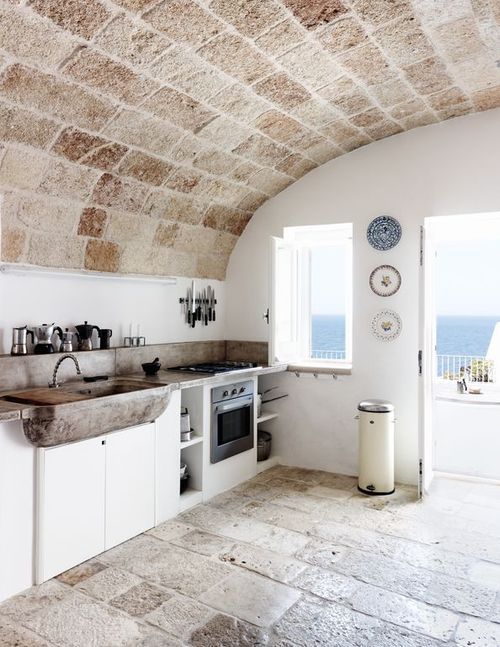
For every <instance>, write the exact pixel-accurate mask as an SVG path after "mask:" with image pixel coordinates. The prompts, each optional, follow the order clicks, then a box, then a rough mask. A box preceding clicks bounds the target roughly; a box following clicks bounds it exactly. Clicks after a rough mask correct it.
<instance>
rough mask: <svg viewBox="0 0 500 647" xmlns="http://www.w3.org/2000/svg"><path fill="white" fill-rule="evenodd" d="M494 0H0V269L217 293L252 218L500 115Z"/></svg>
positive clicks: (499, 8) (498, 14) (499, 1)
mask: <svg viewBox="0 0 500 647" xmlns="http://www.w3.org/2000/svg"><path fill="white" fill-rule="evenodd" d="M499 27H500V0H414V2H411V1H410V0H281V2H278V1H276V0H197V1H196V0H160V1H158V0H114V1H113V2H111V1H110V0H20V1H16V0H9V1H8V2H7V1H4V0H0V159H1V165H0V192H1V193H2V195H3V201H2V214H1V217H2V260H4V261H11V262H20V263H31V264H36V265H45V266H57V267H70V268H85V269H90V270H102V271H109V272H125V273H127V272H131V273H148V274H160V275H169V274H170V275H186V276H201V277H214V278H223V277H224V275H225V269H226V264H227V260H228V258H229V255H230V253H231V251H232V249H233V247H234V245H235V243H236V241H237V239H238V236H239V235H240V234H241V233H242V231H243V230H244V228H245V226H246V224H247V223H248V221H249V219H250V218H251V216H252V213H253V212H254V211H255V210H256V209H257V208H258V207H259V206H260V205H262V204H263V203H264V202H265V201H266V200H268V199H269V198H270V197H272V196H274V195H276V194H277V193H278V192H279V191H281V190H283V189H284V188H285V187H287V186H288V185H290V184H291V183H292V182H294V181H296V180H298V179H299V178H300V177H302V176H303V175H304V174H306V173H307V172H309V171H310V170H312V169H313V168H315V167H316V166H318V165H320V164H323V163H324V162H326V161H328V160H331V159H333V158H335V157H338V156H339V155H342V154H343V153H347V152H349V151H352V150H353V149H355V148H358V147H360V146H364V145H366V144H368V143H370V142H372V141H375V140H378V139H381V138H383V137H388V136H390V135H393V134H396V133H399V132H402V131H404V130H409V129H411V128H415V127H417V126H423V125H426V124H431V123H434V122H438V121H441V120H444V119H448V118H450V117H455V116H459V115H464V114H467V113H470V112H474V111H480V110H486V109H489V108H493V107H497V106H499V105H500V30H499Z"/></svg>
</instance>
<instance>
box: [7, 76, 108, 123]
mask: <svg viewBox="0 0 500 647" xmlns="http://www.w3.org/2000/svg"><path fill="white" fill-rule="evenodd" d="M0 91H1V92H3V94H4V95H5V96H6V97H8V98H9V99H11V100H12V101H15V102H16V103H23V104H27V105H28V106H29V107H30V108H36V109H37V110H40V111H41V112H47V113H49V114H51V115H54V116H55V117H57V118H59V119H61V120H63V121H67V122H69V123H74V124H76V125H78V126H81V127H82V128H88V129H90V130H99V129H100V128H102V126H104V124H105V123H106V122H107V121H108V120H109V119H110V118H111V116H112V115H113V113H114V112H115V108H114V106H113V105H112V104H111V103H110V102H109V101H107V100H105V99H102V98H101V97H98V96H96V95H95V94H92V93H91V92H89V91H88V90H86V89H84V88H82V87H80V86H78V85H75V84H73V83H69V82H67V81H63V80H61V79H60V78H59V77H56V76H53V75H52V74H45V73H43V72H40V71H38V70H34V69H31V68H29V67H26V66H24V65H19V64H15V65H11V66H10V67H8V68H7V69H6V70H5V72H4V73H3V74H2V76H1V77H0Z"/></svg>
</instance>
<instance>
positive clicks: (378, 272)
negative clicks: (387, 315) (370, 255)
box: [370, 265, 401, 297]
mask: <svg viewBox="0 0 500 647" xmlns="http://www.w3.org/2000/svg"><path fill="white" fill-rule="evenodd" d="M370 287H371V289H372V290H373V291H374V292H375V294H378V295H379V297H390V296H392V295H393V294H396V292H397V291H398V290H399V288H400V287H401V274H400V273H399V272H398V270H397V269H396V268H395V267H393V266H392V265H380V266H379V267H376V268H375V269H374V270H373V272H372V273H371V274H370Z"/></svg>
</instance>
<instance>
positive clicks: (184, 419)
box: [181, 407, 191, 434]
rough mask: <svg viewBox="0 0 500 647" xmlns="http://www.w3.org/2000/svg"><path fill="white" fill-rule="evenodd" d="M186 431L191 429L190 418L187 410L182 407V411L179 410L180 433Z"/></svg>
mask: <svg viewBox="0 0 500 647" xmlns="http://www.w3.org/2000/svg"><path fill="white" fill-rule="evenodd" d="M186 431H191V420H190V417H189V411H188V410H187V409H186V408H185V407H184V411H181V434H182V433H185V432H186Z"/></svg>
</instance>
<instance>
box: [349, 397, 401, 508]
mask: <svg viewBox="0 0 500 647" xmlns="http://www.w3.org/2000/svg"><path fill="white" fill-rule="evenodd" d="M358 411H359V415H358V416H356V418H358V419H359V465H358V469H359V477H358V490H359V491H360V492H363V494H370V495H381V494H392V493H393V492H394V405H393V404H391V403H390V402H387V401H386V400H363V402H360V403H359V404H358Z"/></svg>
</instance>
